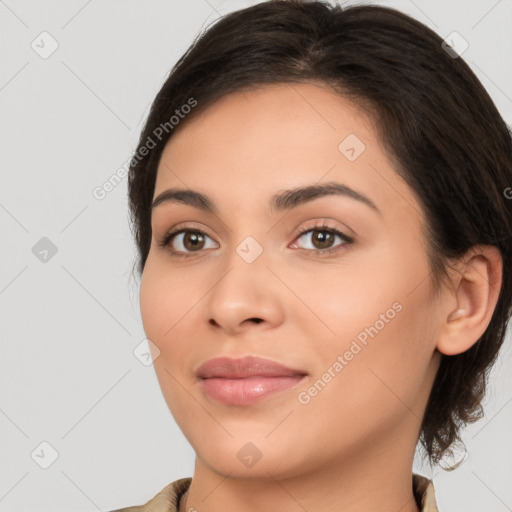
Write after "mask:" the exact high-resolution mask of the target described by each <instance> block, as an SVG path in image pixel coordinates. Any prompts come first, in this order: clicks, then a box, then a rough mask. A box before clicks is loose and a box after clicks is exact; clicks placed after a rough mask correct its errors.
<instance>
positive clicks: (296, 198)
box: [120, 0, 512, 512]
mask: <svg viewBox="0 0 512 512" xmlns="http://www.w3.org/2000/svg"><path fill="white" fill-rule="evenodd" d="M511 183H512V143H511V136H510V132H509V130H508V128H507V126H506V124H505V123H504V121H503V120H502V119H501V117H500V115H499V113H498V111H497V110H496V108H495V106H494V104H493V102H492V101H491V99H490V97H489V96H488V94H487V93H486V91H485V90H484V88H483V87H482V85H481V84H480V82H479V81H478V80H477V78H476V77H475V75H474V74H473V73H472V72H471V70H470V69H469V67H468V66H467V65H466V64H465V62H464V61H463V60H462V59H461V58H460V57H459V56H458V55H457V54H456V52H455V50H454V49H453V48H449V47H446V45H445V44H444V43H443V41H442V39H441V38H440V37H439V36H438V35H436V34H435V33H434V32H432V31H431V30H430V29H428V28H427V27H425V26H424V25H422V24H421V23H419V22H418V21H415V20H414V19H412V18H410V17H408V16H406V15H405V14H402V13H400V12H398V11H395V10H392V9H389V8H384V7H376V6H356V7H349V8H342V7H340V6H331V5H329V4H327V3H323V2H305V1H299V0H284V1H270V2H263V3H260V4H257V5H254V6H252V7H249V8H246V9H243V10H240V11H236V12H233V13H230V14H228V15H226V16H224V17H223V18H221V19H220V20H218V21H217V22H216V23H215V24H214V25H213V26H212V27H210V28H209V29H208V30H207V31H206V32H205V33H204V34H203V35H201V37H199V38H198V39H197V40H196V41H195V42H194V44H193V45H192V47H191V48H190V49H189V50H188V51H187V52H186V53H185V54H184V55H183V56H182V57H181V59H180V60H179V61H178V63H177V64H176V65H175V67H174V68H173V69H172V71H171V73H170V76H169V78H168V79H167V81H166V82H165V84H164V85H163V87H162V89H161V90H160V92H159V93H158V95H157V97H156V99H155V101H154V103H153V106H152V108H151V112H150V114H149V117H148V119H147V122H146V125H145V127H144V130H143V133H142V135H141V138H140V142H139V146H138V148H137V151H136V153H135V155H134V157H133V159H132V162H131V167H130V176H129V197H130V207H131V213H132V221H133V226H134V235H135V239H136V242H137V247H138V251H139V261H138V271H139V273H140V274H141V276H142V277H141V283H140V306H141V314H142V320H143V324H144V330H145V332H146V335H147V337H148V339H149V340H151V344H150V346H151V349H152V355H153V359H154V366H155V370H156V372H157V376H158V379H159V382H160V386H161V388H162V392H163V394H164V397H165V399H166V402H167V404H168V406H169V408H170V410H171V412H172V414H173V416H174V418H175V420H176V422H177V424H178V425H179V427H180V428H181V429H182V431H183V433H184V435H185V436H186V437H187V439H188V441H189V442H190V444H191V445H192V447H193V449H194V451H195V453H196V462H195V470H194V474H193V477H192V478H183V479H180V480H177V481H175V482H172V483H171V484H169V485H168V486H167V487H166V488H165V489H163V490H162V491H161V492H160V493H158V495H157V496H155V497H154V498H153V499H152V500H150V501H149V502H148V503H146V504H145V505H143V506H139V507H129V508H124V509H120V510H122V511H125V512H128V511H149V510H151V511H157V510H158V511H164V510H165V511H179V512H184V511H195V510H197V511H199V512H217V511H221V510H222V511H226V510H237V511H263V510H265V511H268V510H307V511H318V510H322V511H323V512H328V511H339V510H343V511H344V512H352V511H358V512H360V511H362V510H364V511H371V510H379V511H381V512H384V511H390V512H391V511H397V510H400V511H401V512H413V511H416V512H417V511H423V512H426V511H435V510H437V506H436V502H435V497H434V489H433V485H432V482H431V481H429V480H428V479H426V478H425V477H422V476H420V475H413V474H412V462H413V456H414V452H415V449H416V446H417V444H418V441H419V442H420V445H421V446H422V447H423V449H424V451H425V453H426V455H427V458H428V460H429V461H430V462H431V463H438V462H439V461H440V460H441V458H442V457H443V456H444V455H447V454H448V455H449V454H450V453H452V450H453V448H454V447H455V446H457V444H460V437H459V431H460V428H461V427H462V426H463V425H464V424H465V423H469V422H472V421H475V420H476V419H478V418H479V417H480V415H481V401H482V399H483V396H484V391H485V384H486V375H487V373H488V370H489V368H490V367H491V366H492V364H493V362H494V361H495V359H496V357H497V354H498V352H499V349H500V346H501V345H502V342H503V339H504V335H505V328H506V326H507V322H508V319H509V318H510V311H511V300H512V295H511V293H512V282H511V279H512V274H511V269H512V252H511V240H512V238H511V235H512V210H511V201H510V200H509V199H507V194H506V192H505V191H506V190H507V187H510V184H511Z"/></svg>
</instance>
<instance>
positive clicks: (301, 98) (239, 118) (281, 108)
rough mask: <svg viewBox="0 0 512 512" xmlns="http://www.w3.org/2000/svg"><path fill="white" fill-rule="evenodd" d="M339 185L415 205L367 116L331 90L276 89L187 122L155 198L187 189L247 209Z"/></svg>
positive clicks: (167, 155)
mask: <svg viewBox="0 0 512 512" xmlns="http://www.w3.org/2000/svg"><path fill="white" fill-rule="evenodd" d="M198 108H200V102H198ZM185 121H186V120H185ZM333 180H334V181H338V182H341V183H344V184H346V185H347V186H350V187H352V188H354V189H356V190H357V189H359V190H365V191H367V192H368V194H367V195H373V196H374V197H375V198H376V200H375V202H376V203H378V202H379V198H380V201H385V202H386V201H395V202H396V201H397V199H398V200H399V201H401V202H403V201H405V202H406V203H407V202H409V206H410V205H411V203H415V199H414V197H412V191H411V190H409V187H408V186H407V184H406V183H405V182H404V181H403V180H402V179H401V178H400V177H399V176H398V174H397V173H396V172H395V170H394V169H393V166H392V164H391V162H390V159H389V158H388V154H387V152H386V151H385V149H384V148H383V146H382V144H381V141H380V140H379V138H378V136H377V134H376V132H375V131H374V128H373V122H372V119H371V118H370V117H369V116H367V115H366V113H364V112H363V111H362V110H361V109H359V108H358V107H357V106H356V105H354V104H353V103H352V102H350V101H349V100H348V99H346V98H343V97H341V96H340V95H339V94H337V93H336V92H335V91H333V90H332V89H331V88H330V87H328V86H327V85H324V84H319V83H300V84H277V85H266V86H262V87H259V88H257V89H254V90H250V91H241V92H237V93H233V94H230V95H228V96H225V97H224V98H222V99H220V100H218V101H217V102H215V103H214V104H212V105H211V106H209V107H208V108H207V109H205V110H204V111H203V112H201V113H199V114H198V115H197V117H194V118H193V119H191V120H190V121H189V122H185V124H184V125H183V126H181V127H180V129H179V130H177V131H176V133H175V134H173V136H172V137H171V138H170V140H169V141H168V143H167V145H166V147H165V149H164V152H163V154H162V158H161V160H160V164H159V168H158V173H157V180H156V186H155V194H154V195H155V196H156V195H158V194H159V193H160V192H162V191H163V190H165V189H166V188H170V187H180V188H183V187H185V188H186V187H188V188H193V189H195V190H204V191H207V193H208V195H209V196H211V197H213V198H215V199H216V200H217V198H218V200H219V202H221V201H226V202H227V201H228V200H230V199H231V203H232V204H233V205H237V204H238V205H240V206H242V205H243V204H244V202H247V201H251V200H252V199H254V200H255V201H256V200H258V201H260V199H263V198H264V199H265V200H266V199H267V197H270V195H272V194H274V193H275V192H276V190H280V189H289V188H293V187H300V186H304V185H310V184H312V183H320V182H322V181H333ZM414 206H416V207H417V208H418V209H419V205H418V204H417V203H416V204H415V205H414Z"/></svg>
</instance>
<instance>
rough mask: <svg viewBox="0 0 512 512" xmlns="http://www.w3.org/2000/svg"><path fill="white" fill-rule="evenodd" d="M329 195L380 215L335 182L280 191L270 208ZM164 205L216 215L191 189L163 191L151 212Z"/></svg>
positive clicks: (364, 199) (276, 209)
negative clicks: (174, 205) (168, 204)
mask: <svg viewBox="0 0 512 512" xmlns="http://www.w3.org/2000/svg"><path fill="white" fill-rule="evenodd" d="M329 195H338V196H345V197H349V198H351V199H354V200H356V201H359V202H361V203H363V204H365V205H367V206H369V207H370V208H371V209H372V210H374V211H375V212H376V213H378V214H379V215H382V212H381V211H380V209H379V208H378V207H377V205H376V204H375V203H374V202H373V201H372V200H371V199H370V198H368V197H366V196H365V195H364V194H362V193H361V192H357V191H356V190H354V189H353V188H351V187H349V186H348V185H344V184H342V183H337V182H328V183H322V184H320V185H309V186H306V187H299V188H293V189H289V190H284V191H281V192H279V193H278V194H275V195H274V196H272V197H271V199H270V208H271V210H272V211H273V212H276V213H277V212H281V211H283V210H291V209H293V208H296V207H297V206H299V205H302V204H305V203H307V202H309V201H313V200H314V199H317V198H319V197H324V196H329ZM165 203H181V204H186V205H189V206H193V207H194V208H198V209H199V210H203V211H209V212H211V213H213V214H215V215H216V214H217V213H218V210H217V208H216V206H215V204H214V202H213V201H212V200H211V199H210V198H209V197H208V196H206V195H205V194H202V193H201V192H197V191H196V190H191V189H179V188H170V189H168V190H164V191H163V192H162V193H161V194H159V195H158V196H157V197H156V198H155V199H154V200H153V203H152V205H151V211H153V210H154V209H155V208H156V207H158V206H160V205H162V204H165Z"/></svg>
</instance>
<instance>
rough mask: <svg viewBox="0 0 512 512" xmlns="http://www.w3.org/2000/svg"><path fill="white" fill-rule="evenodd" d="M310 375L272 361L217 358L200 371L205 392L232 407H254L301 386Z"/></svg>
mask: <svg viewBox="0 0 512 512" xmlns="http://www.w3.org/2000/svg"><path fill="white" fill-rule="evenodd" d="M306 375H307V372H305V371H304V370H300V369H296V368H289V367H287V366H285V365H283V364H281V363H277V362H275V361H272V360H270V359H265V358H261V357H256V356H246V357H242V358H238V359H233V358H229V357H217V358H214V359H210V360H209V361H206V362H205V363H203V364H202V365H201V366H200V367H199V368H198V369H197V371H196V376H197V377H198V378H199V379H200V382H201V385H202V389H203V391H204V392H205V393H206V394H207V395H208V396H209V397H210V398H213V399H214V400H216V401H218V402H221V403H223V404H229V405H251V404H254V403H256V402H259V401H261V400H264V399H265V398H267V397H269V396H271V395H274V394H275V393H279V392H281V391H285V390H287V389H290V388H292V387H294V386H296V385H297V384H298V383H299V382H301V381H302V380H303V379H304V377H305V376H306Z"/></svg>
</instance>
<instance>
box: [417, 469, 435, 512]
mask: <svg viewBox="0 0 512 512" xmlns="http://www.w3.org/2000/svg"><path fill="white" fill-rule="evenodd" d="M412 489H413V493H414V497H415V499H416V502H417V504H418V506H419V507H420V512H439V509H438V508H437V503H436V496H435V492H434V484H433V482H432V480H429V479H428V478H426V477H424V476H422V475H418V474H416V473H414V474H413V475H412Z"/></svg>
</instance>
